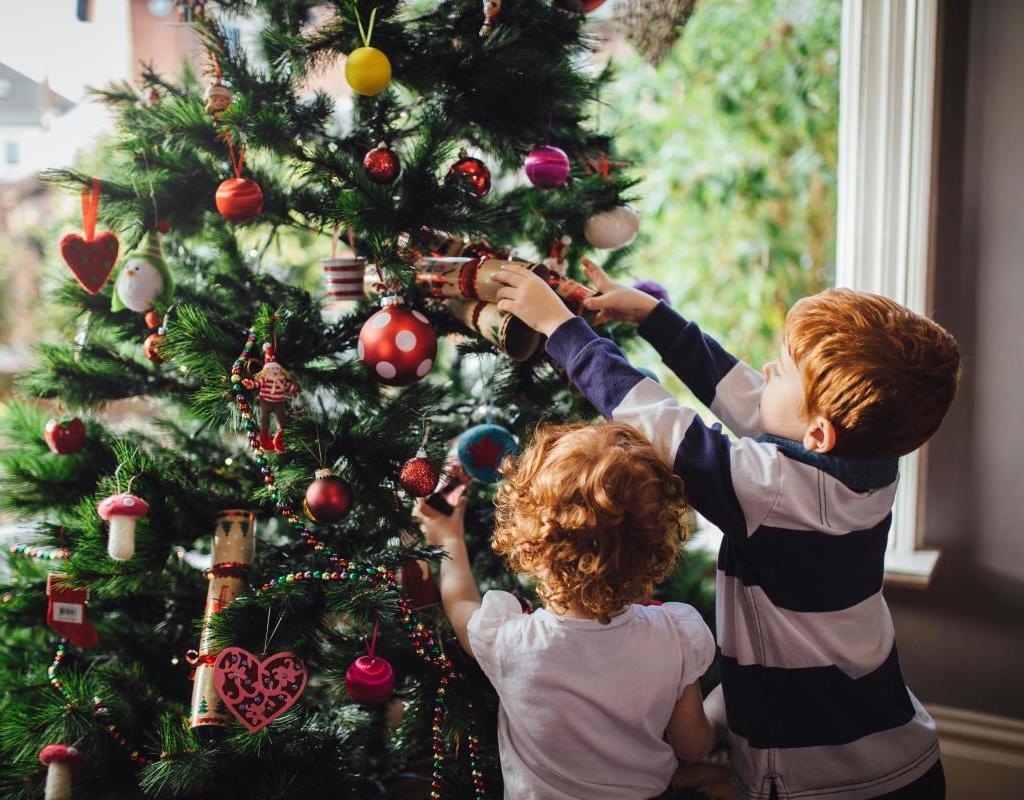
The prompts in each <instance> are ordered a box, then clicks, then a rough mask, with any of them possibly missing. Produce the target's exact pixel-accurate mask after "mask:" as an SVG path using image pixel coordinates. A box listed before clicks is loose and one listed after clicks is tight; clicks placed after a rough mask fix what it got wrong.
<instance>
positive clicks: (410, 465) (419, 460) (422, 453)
mask: <svg viewBox="0 0 1024 800" xmlns="http://www.w3.org/2000/svg"><path fill="white" fill-rule="evenodd" d="M440 479H441V470H440V469H438V467H437V462H435V461H433V460H431V459H429V458H427V451H426V450H424V449H423V448H422V447H421V448H420V449H419V451H418V452H417V453H416V455H415V456H413V457H412V458H410V459H409V460H408V461H406V462H405V463H404V464H403V465H402V471H401V472H400V473H399V474H398V482H399V483H400V484H402V488H403V489H405V491H407V492H408V493H409V494H411V495H412V496H413V497H426V496H427V495H428V494H430V493H431V492H433V491H434V488H435V487H436V486H437V482H438V481H439V480H440Z"/></svg>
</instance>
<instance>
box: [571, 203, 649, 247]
mask: <svg viewBox="0 0 1024 800" xmlns="http://www.w3.org/2000/svg"><path fill="white" fill-rule="evenodd" d="M638 233H640V217H639V216H638V215H637V213H636V212H635V211H634V210H633V209H632V208H631V207H629V206H616V207H615V208H612V209H609V210H608V211H601V212H599V213H597V214H594V215H593V216H592V217H590V218H589V219H588V220H587V221H586V223H585V224H584V226H583V234H584V235H585V236H586V238H587V241H588V242H590V244H592V245H593V246H594V247H599V248H600V249H602V250H618V249H619V248H620V247H625V246H626V245H628V244H629V243H630V242H632V241H633V240H634V239H635V238H636V236H637V234H638Z"/></svg>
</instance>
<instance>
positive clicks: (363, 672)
mask: <svg viewBox="0 0 1024 800" xmlns="http://www.w3.org/2000/svg"><path fill="white" fill-rule="evenodd" d="M345 688H346V689H347V690H348V696H349V697H351V698H352V699H353V700H355V701H356V702H357V703H366V704H367V705H380V704H381V703H383V702H384V701H385V700H387V699H388V698H389V697H391V695H392V694H394V692H395V671H394V670H393V669H392V668H391V665H390V664H389V663H388V662H387V661H386V660H385V659H383V658H381V657H380V656H360V657H359V658H357V659H356V660H355V661H353V662H352V665H351V666H350V667H349V668H348V671H347V672H346V673H345Z"/></svg>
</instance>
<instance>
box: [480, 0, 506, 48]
mask: <svg viewBox="0 0 1024 800" xmlns="http://www.w3.org/2000/svg"><path fill="white" fill-rule="evenodd" d="M500 16H501V0H484V24H483V26H482V27H481V28H480V35H481V36H482V37H483V38H485V39H486V38H487V37H488V36H490V35H491V33H492V32H493V31H494V26H495V25H497V24H498V17H500Z"/></svg>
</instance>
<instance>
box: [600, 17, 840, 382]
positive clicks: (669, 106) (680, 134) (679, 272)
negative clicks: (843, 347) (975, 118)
mask: <svg viewBox="0 0 1024 800" xmlns="http://www.w3.org/2000/svg"><path fill="white" fill-rule="evenodd" d="M840 13H841V3H840V2H839V0H800V2H794V1H793V0H704V2H701V3H699V4H698V6H697V11H696V13H695V14H694V15H693V17H692V18H691V20H690V22H689V24H688V25H687V27H686V29H685V32H684V34H683V37H682V39H681V41H680V42H679V43H678V44H677V45H676V47H675V48H674V50H673V52H672V53H671V55H670V56H669V58H668V59H666V61H665V62H664V63H663V64H662V65H661V67H660V68H659V69H658V70H657V71H655V70H654V69H653V68H652V67H650V66H649V65H648V64H646V62H644V61H643V60H642V59H641V57H640V56H639V55H638V54H636V53H635V52H633V51H632V50H627V51H625V52H623V53H622V54H621V55H620V54H618V53H617V54H616V70H617V80H615V81H614V82H613V83H611V84H610V85H609V86H608V87H607V89H606V91H604V92H603V93H602V95H601V101H602V102H603V103H604V104H605V105H604V108H602V110H601V112H600V113H601V119H602V122H603V123H604V124H605V125H608V126H609V127H611V128H613V129H616V130H617V136H616V143H617V146H618V148H619V150H620V152H621V153H623V154H624V155H626V156H627V157H628V158H630V159H632V160H633V161H634V162H635V164H636V166H637V167H638V169H637V172H638V174H640V175H641V176H642V177H643V180H642V182H641V183H640V185H639V186H638V187H637V188H636V190H635V193H636V195H637V197H638V198H639V200H638V201H637V202H636V206H637V208H638V210H639V211H640V212H641V217H642V219H643V234H642V239H641V240H640V242H639V244H638V245H637V246H636V247H635V248H634V250H633V254H632V256H631V257H630V260H629V266H630V271H631V272H632V273H633V274H634V275H635V276H636V277H638V278H652V279H655V280H659V281H661V282H662V283H664V284H665V285H666V286H667V287H668V289H669V291H670V293H671V296H672V301H673V304H674V305H675V307H676V308H677V309H678V310H679V311H680V312H681V313H682V314H683V315H684V316H687V317H688V318H691V319H693V320H694V321H696V322H698V323H699V324H700V325H701V327H703V328H704V329H705V330H706V331H707V332H708V333H710V334H712V335H713V336H715V337H716V338H718V339H719V340H720V341H721V342H722V344H723V345H724V346H725V347H726V348H727V349H729V350H730V351H732V352H734V353H735V354H736V355H737V356H739V357H741V358H743V359H744V360H748V361H749V362H750V363H752V364H753V365H755V366H760V365H761V364H762V363H763V362H764V361H767V360H770V359H772V358H774V357H775V353H776V352H777V350H778V346H779V336H780V333H781V331H782V327H783V323H784V320H785V314H786V311H787V309H788V308H789V307H790V306H791V305H792V304H793V302H794V301H795V300H797V299H799V298H800V297H803V296H804V295H807V294H812V293H814V292H816V291H818V290H820V289H822V288H823V287H825V286H827V285H829V284H830V283H831V282H832V280H833V276H834V262H835V246H836V160H837V146H836V137H837V128H838V119H839V23H840ZM674 388H679V387H678V384H676V385H675V387H674Z"/></svg>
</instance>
